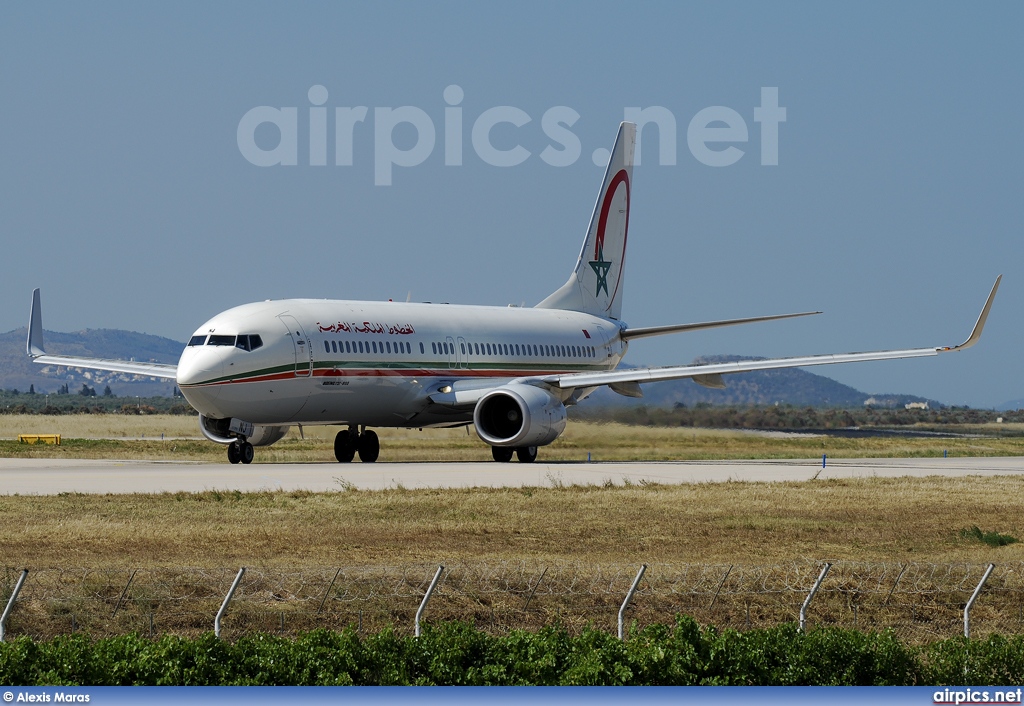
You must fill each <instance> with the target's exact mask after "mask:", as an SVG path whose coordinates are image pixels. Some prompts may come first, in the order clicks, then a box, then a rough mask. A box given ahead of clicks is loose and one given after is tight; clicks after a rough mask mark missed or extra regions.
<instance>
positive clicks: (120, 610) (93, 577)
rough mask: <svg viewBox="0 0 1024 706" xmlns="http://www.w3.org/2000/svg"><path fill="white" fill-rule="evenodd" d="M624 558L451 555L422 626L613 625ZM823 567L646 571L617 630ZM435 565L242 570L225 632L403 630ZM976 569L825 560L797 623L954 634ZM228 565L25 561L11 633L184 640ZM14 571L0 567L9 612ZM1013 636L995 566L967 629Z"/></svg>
mask: <svg viewBox="0 0 1024 706" xmlns="http://www.w3.org/2000/svg"><path fill="white" fill-rule="evenodd" d="M639 566H640V562H636V563H635V564H624V563H623V564H602V565H592V564H580V563H571V562H566V563H550V564H534V563H530V562H525V561H524V562H515V561H502V562H476V563H462V564H448V563H447V562H445V568H444V571H443V573H442V576H441V579H440V581H439V583H438V586H437V590H436V591H435V593H434V594H433V596H432V597H431V599H430V603H429V606H428V607H426V609H425V610H424V613H423V615H424V620H425V622H431V621H445V620H462V621H466V622H470V623H472V624H475V625H476V626H477V627H478V628H479V629H482V630H485V631H487V632H491V633H495V634H502V633H506V632H508V631H510V630H515V629H528V630H536V629H538V628H540V627H542V626H544V625H550V624H554V623H558V624H561V625H564V626H566V627H568V628H569V629H570V630H579V629H581V628H583V627H584V626H587V625H590V626H593V627H595V628H598V629H602V630H608V631H609V632H615V630H616V623H617V617H618V612H619V609H620V607H621V605H622V603H623V600H624V598H625V596H626V593H627V592H628V590H629V588H630V586H631V584H632V582H633V580H634V579H635V577H636V574H637V570H638V569H639ZM822 566H823V563H822V562H813V561H806V562H794V563H791V564H780V565H771V566H752V565H742V564H736V565H711V564H681V565H680V564H650V565H649V568H648V569H647V571H646V573H645V574H644V576H643V578H642V580H641V581H640V583H639V585H638V588H637V591H636V594H635V596H634V597H633V599H632V602H631V604H630V607H629V610H628V611H627V613H626V616H625V617H626V624H627V626H629V625H635V626H639V627H643V626H644V625H648V624H651V623H671V622H672V621H673V620H674V618H675V616H676V615H678V614H684V615H689V616H691V617H693V618H694V619H695V620H697V621H698V622H699V623H701V624H710V625H715V626H717V627H719V628H734V629H738V630H748V629H752V628H763V627H770V626H774V625H778V624H781V623H787V622H793V623H795V622H797V620H798V617H799V614H800V608H801V605H803V603H804V601H805V600H806V599H807V596H808V593H809V591H810V589H811V587H812V586H813V585H814V582H815V580H816V579H817V577H818V575H819V574H820V573H821V569H822ZM437 568H438V565H437V564H406V565H400V566H345V567H333V568H326V567H324V568H302V569H291V570H289V569H278V568H259V567H255V568H254V567H247V569H246V572H245V574H244V576H243V577H242V579H241V581H240V583H239V585H238V588H237V591H236V592H235V594H234V596H233V598H232V599H231V603H230V605H229V606H228V608H227V610H226V611H225V613H224V618H223V620H222V631H223V632H222V635H223V636H224V637H226V638H227V639H232V638H234V637H238V636H241V635H243V634H245V633H249V632H254V631H261V632H271V633H279V634H284V635H295V634H297V633H299V632H303V631H308V630H312V629H315V628H328V629H335V630H337V629H342V628H353V629H356V630H358V631H360V632H362V633H370V632H377V631H379V630H381V629H384V628H386V627H391V628H393V629H395V630H396V631H398V632H401V633H406V632H407V633H410V634H411V633H412V632H413V629H414V617H415V614H416V612H417V609H418V608H419V607H420V604H421V602H422V600H423V597H424V595H425V592H426V590H427V587H428V585H429V584H430V581H431V579H432V578H433V576H434V574H435V573H436V571H437ZM986 568H987V565H980V564H919V563H909V564H898V563H857V562H845V563H844V562H835V563H834V564H833V565H832V567H831V570H830V571H829V572H828V574H827V576H826V578H825V580H824V581H823V583H822V585H821V588H820V590H819V591H818V592H817V594H816V595H815V596H814V597H813V601H812V602H811V603H810V604H809V606H808V608H807V611H806V617H807V627H808V629H813V628H814V627H815V626H824V625H834V626H842V627H848V628H857V629H861V630H886V629H892V630H894V631H895V632H896V633H897V634H898V635H899V636H900V637H901V638H902V639H904V640H905V641H907V642H910V643H920V642H927V641H932V640H935V639H941V638H947V637H953V636H956V635H960V634H963V631H964V608H965V606H966V604H967V602H968V600H969V599H970V597H971V595H972V593H973V592H974V591H975V590H976V588H977V586H978V584H979V582H980V581H981V579H982V576H983V575H984V573H985V570H986ZM238 570H239V569H238V567H234V568H227V567H225V568H146V569H137V570H136V569H89V568H33V569H31V570H30V572H29V574H28V576H27V577H26V580H25V581H24V585H23V587H22V589H21V591H20V593H19V594H18V595H17V597H16V600H15V601H14V603H13V604H11V610H10V613H9V618H8V621H7V625H6V634H7V636H8V639H9V638H10V637H13V636H17V635H29V636H32V637H34V638H37V639H46V638H50V637H53V636H55V635H61V634H68V633H72V632H78V631H84V632H86V633H88V634H90V635H93V636H95V637H101V636H110V635H117V634H125V633H130V632H137V633H140V634H143V635H150V636H154V637H155V636H159V635H163V634H175V635H183V636H194V635H197V634H199V633H202V632H207V631H210V630H212V629H213V625H214V617H215V615H217V612H218V610H219V609H220V607H221V606H222V604H223V602H224V599H225V595H226V594H227V592H228V589H229V588H230V587H231V585H232V583H233V581H234V580H235V578H236V576H237V574H238ZM21 573H22V570H21V568H20V567H5V568H3V569H2V570H0V599H2V606H7V605H8V603H9V599H10V597H11V595H12V592H13V590H14V587H15V585H16V584H17V582H18V578H19V577H20V575H21ZM1022 629H1024V562H1020V563H1007V564H1001V565H997V566H996V567H995V569H994V570H993V571H992V574H991V576H990V577H989V578H988V579H987V581H986V582H985V584H984V586H983V587H982V589H981V591H980V593H979V597H978V599H977V601H976V603H975V604H974V606H973V608H972V610H971V612H970V630H971V636H972V637H984V636H986V635H987V634H990V633H1002V634H1014V633H1018V632H1021V631H1022Z"/></svg>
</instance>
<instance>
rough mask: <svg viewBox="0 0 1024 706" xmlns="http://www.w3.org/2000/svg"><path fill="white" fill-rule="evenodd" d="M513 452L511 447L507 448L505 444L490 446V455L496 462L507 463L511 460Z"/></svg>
mask: <svg viewBox="0 0 1024 706" xmlns="http://www.w3.org/2000/svg"><path fill="white" fill-rule="evenodd" d="M514 453H515V451H514V450H513V449H510V448H508V447H507V446H492V447H491V456H492V457H493V458H494V460H495V461H497V462H498V463H508V462H509V461H511V460H512V454H514Z"/></svg>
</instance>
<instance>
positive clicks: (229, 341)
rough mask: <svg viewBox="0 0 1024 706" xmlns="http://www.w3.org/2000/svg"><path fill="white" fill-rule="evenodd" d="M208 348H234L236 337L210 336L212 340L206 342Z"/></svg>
mask: <svg viewBox="0 0 1024 706" xmlns="http://www.w3.org/2000/svg"><path fill="white" fill-rule="evenodd" d="M206 345H208V346H233V345H235V337H234V336H210V340H209V341H207V342H206Z"/></svg>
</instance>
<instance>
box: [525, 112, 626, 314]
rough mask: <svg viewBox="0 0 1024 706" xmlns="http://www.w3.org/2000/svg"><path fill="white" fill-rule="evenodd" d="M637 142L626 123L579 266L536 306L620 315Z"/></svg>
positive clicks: (620, 127) (607, 171)
mask: <svg viewBox="0 0 1024 706" xmlns="http://www.w3.org/2000/svg"><path fill="white" fill-rule="evenodd" d="M635 145H636V125H635V124H634V123H622V124H621V125H620V126H619V134H618V136H617V137H616V138H615V146H614V147H613V148H612V152H611V156H610V158H609V160H608V169H607V170H606V171H605V173H604V181H603V182H602V183H601V191H600V193H598V195H597V205H595V206H594V215H592V216H591V217H590V227H589V228H588V229H587V237H586V238H585V239H584V241H583V249H582V250H581V251H580V257H579V260H577V262H576V267H575V269H573V271H572V275H571V276H570V277H569V281H568V282H566V283H565V284H563V285H562V286H561V287H560V288H559V289H558V290H557V291H556V292H554V293H553V294H552V295H551V296H549V297H548V298H547V299H545V300H544V301H542V302H541V303H540V304H538V305H537V306H538V307H539V308H541V309H568V310H570V311H582V312H586V313H588V314H594V315H596V316H603V317H606V318H609V319H619V318H621V313H622V284H623V282H622V279H623V278H622V274H623V270H624V269H625V265H626V262H625V261H626V236H627V234H628V231H629V204H630V193H631V191H632V188H633V149H634V147H635Z"/></svg>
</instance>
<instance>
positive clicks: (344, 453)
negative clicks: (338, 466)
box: [334, 429, 357, 463]
mask: <svg viewBox="0 0 1024 706" xmlns="http://www.w3.org/2000/svg"><path fill="white" fill-rule="evenodd" d="M354 436H355V435H354V434H352V433H351V432H350V431H349V430H348V429H342V430H341V431H339V432H338V435H337V436H336V437H334V458H336V459H338V463H351V462H352V459H354V458H355V457H356V441H357V440H356V439H355V438H353V437H354Z"/></svg>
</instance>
